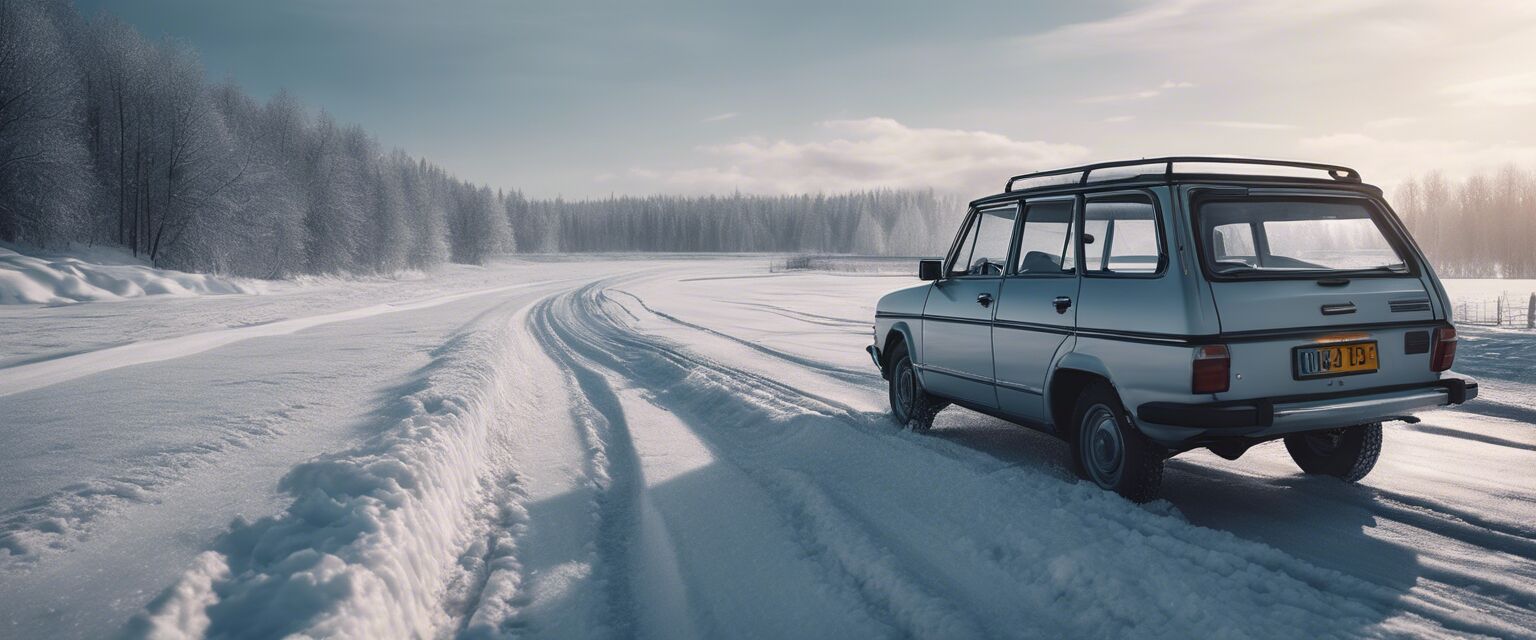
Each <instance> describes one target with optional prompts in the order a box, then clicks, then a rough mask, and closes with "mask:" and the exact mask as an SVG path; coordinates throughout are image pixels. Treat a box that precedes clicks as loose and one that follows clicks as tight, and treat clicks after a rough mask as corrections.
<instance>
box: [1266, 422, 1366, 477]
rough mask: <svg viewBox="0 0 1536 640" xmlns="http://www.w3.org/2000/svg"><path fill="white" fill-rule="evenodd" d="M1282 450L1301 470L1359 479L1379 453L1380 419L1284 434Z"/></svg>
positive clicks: (1364, 474)
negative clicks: (1367, 422)
mask: <svg viewBox="0 0 1536 640" xmlns="http://www.w3.org/2000/svg"><path fill="white" fill-rule="evenodd" d="M1285 450H1286V451H1289V452H1290V454H1291V459H1292V460H1295V461H1296V466H1298V467H1301V470H1302V472H1304V473H1310V474H1316V475H1325V476H1333V477H1335V478H1338V479H1340V480H1343V481H1345V482H1359V481H1360V479H1361V478H1364V477H1365V476H1366V474H1368V473H1370V472H1371V469H1372V468H1373V467H1375V466H1376V458H1377V457H1378V456H1380V455H1381V423H1380V422H1373V423H1371V424H1364V425H1360V426H1358V427H1345V428H1342V429H1330V430H1328V431H1313V432H1310V433H1298V434H1296V435H1293V436H1286V438H1285Z"/></svg>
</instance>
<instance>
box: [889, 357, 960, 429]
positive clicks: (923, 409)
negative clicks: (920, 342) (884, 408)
mask: <svg viewBox="0 0 1536 640" xmlns="http://www.w3.org/2000/svg"><path fill="white" fill-rule="evenodd" d="M889 357H890V363H891V376H890V388H889V391H888V395H889V396H890V400H891V417H892V418H894V419H895V420H896V424H899V425H901V426H903V427H905V428H908V429H911V430H913V431H927V430H929V429H931V428H933V417H934V416H936V415H939V412H940V411H942V410H943V409H944V407H947V406H949V403H948V402H945V401H943V400H940V399H938V398H935V397H933V396H931V395H928V392H927V391H924V390H923V383H922V381H921V380H918V378H917V369H916V368H915V367H913V366H912V358H911V357H909V356H908V355H907V344H906V343H905V342H903V343H899V344H897V345H896V346H895V347H892V348H891V354H890V356H889Z"/></svg>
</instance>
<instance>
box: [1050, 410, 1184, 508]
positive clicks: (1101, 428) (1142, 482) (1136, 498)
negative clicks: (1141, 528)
mask: <svg viewBox="0 0 1536 640" xmlns="http://www.w3.org/2000/svg"><path fill="white" fill-rule="evenodd" d="M1072 415H1073V424H1074V425H1076V427H1077V432H1076V437H1074V438H1073V439H1072V454H1073V456H1074V457H1075V460H1074V462H1075V465H1074V466H1075V467H1076V468H1077V471H1078V474H1079V475H1081V476H1082V477H1084V478H1086V479H1088V480H1092V481H1093V483H1094V484H1097V485H1099V487H1101V488H1104V489H1108V490H1110V491H1113V492H1115V493H1118V494H1120V495H1121V496H1124V497H1125V498H1126V499H1127V500H1130V501H1132V502H1147V501H1149V500H1152V499H1153V498H1156V497H1157V491H1158V489H1159V487H1161V486H1162V483H1163V461H1164V460H1165V459H1166V458H1167V455H1166V452H1165V451H1164V450H1163V449H1162V448H1161V447H1159V446H1157V444H1155V443H1153V442H1152V441H1151V440H1148V439H1147V438H1146V436H1143V435H1141V432H1140V431H1137V430H1136V428H1135V427H1134V426H1133V425H1132V424H1131V418H1130V416H1129V415H1128V414H1126V412H1125V407H1123V406H1121V404H1120V396H1119V395H1118V394H1116V393H1115V390H1114V388H1113V387H1111V386H1109V385H1108V384H1106V383H1103V382H1096V383H1093V384H1090V385H1088V387H1087V388H1085V389H1084V390H1083V393H1082V395H1080V396H1078V398H1077V407H1076V409H1074V410H1073V412H1072Z"/></svg>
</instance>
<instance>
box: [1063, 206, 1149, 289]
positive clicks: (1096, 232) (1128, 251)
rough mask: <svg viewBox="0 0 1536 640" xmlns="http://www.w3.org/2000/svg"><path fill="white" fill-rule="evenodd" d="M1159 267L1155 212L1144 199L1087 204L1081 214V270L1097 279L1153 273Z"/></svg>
mask: <svg viewBox="0 0 1536 640" xmlns="http://www.w3.org/2000/svg"><path fill="white" fill-rule="evenodd" d="M1162 264H1163V247H1162V241H1161V240H1160V237H1159V235H1158V230H1157V209H1156V207H1154V206H1152V201H1151V200H1149V199H1147V198H1146V197H1145V196H1140V195H1129V196H1114V197H1110V198H1101V199H1094V200H1089V201H1088V204H1087V207H1086V208H1084V210H1083V268H1084V270H1085V271H1086V272H1088V273H1091V274H1097V275H1107V274H1130V275H1147V274H1153V273H1157V271H1158V270H1159V269H1160V268H1161V267H1162Z"/></svg>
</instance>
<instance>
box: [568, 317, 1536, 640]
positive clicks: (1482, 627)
mask: <svg viewBox="0 0 1536 640" xmlns="http://www.w3.org/2000/svg"><path fill="white" fill-rule="evenodd" d="M593 288H595V287H588V288H587V289H593ZM571 295H572V296H573V297H578V298H579V299H580V300H582V301H583V303H584V308H583V309H581V310H580V312H579V313H576V314H572V315H573V316H579V317H580V318H581V319H585V320H586V321H587V322H588V324H589V325H604V326H603V327H602V328H601V329H593V331H595V332H598V333H599V334H600V339H601V340H600V344H599V345H594V347H595V348H598V349H599V350H600V351H606V352H607V356H608V360H609V361H610V366H615V367H616V369H617V370H621V371H624V372H625V374H626V375H627V376H628V377H629V378H630V379H632V380H635V381H636V382H638V383H640V384H641V385H642V386H647V385H648V386H651V387H652V388H653V390H654V391H655V392H656V393H657V395H658V396H659V397H660V398H661V401H662V402H663V403H664V404H667V403H666V400H667V398H668V397H669V396H673V395H677V394H682V395H688V394H687V393H686V392H685V389H688V388H689V387H690V383H694V382H697V381H696V380H693V379H692V378H693V377H694V376H693V375H691V374H690V375H688V376H685V378H684V380H658V379H655V375H654V372H648V371H646V370H645V368H644V367H642V366H637V365H636V363H635V361H637V360H643V358H641V357H639V356H638V355H637V354H644V353H647V352H650V353H652V354H653V355H654V356H656V357H657V358H659V359H660V360H661V361H662V362H665V363H668V364H670V365H672V366H676V367H681V368H684V369H687V368H689V367H697V368H698V370H701V371H704V372H713V373H717V374H720V375H721V376H722V379H719V380H709V381H708V382H710V383H713V384H708V385H705V384H695V385H692V386H693V387H694V388H692V389H691V391H694V392H696V395H698V396H701V398H694V399H682V400H683V401H682V402H681V405H682V406H683V407H690V406H691V407H696V406H701V404H702V403H704V402H707V401H706V400H703V399H702V398H712V399H713V400H714V401H716V402H720V403H729V402H731V400H732V399H733V398H736V397H739V396H747V397H751V396H752V395H753V393H754V389H755V387H756V386H757V379H758V378H759V377H758V376H755V375H753V374H751V373H748V372H743V371H739V370H734V369H732V368H730V367H725V366H723V365H718V364H717V363H711V362H709V361H707V360H706V359H703V358H698V357H692V356H690V355H687V354H684V353H682V352H679V351H678V350H675V349H673V348H671V347H669V346H667V345H665V344H663V343H662V341H661V340H660V339H655V340H650V339H645V338H641V337H639V336H635V335H634V334H633V333H631V332H629V331H627V330H626V328H624V327H622V326H621V325H620V323H619V322H618V321H617V319H616V318H614V317H612V316H611V315H609V314H607V313H605V312H604V310H603V309H602V308H601V297H600V294H598V295H594V294H593V293H591V292H589V291H587V290H582V291H578V292H576V293H573V294H571ZM727 337H729V336H727ZM603 342H606V343H608V345H607V346H606V347H603V346H601V343H603ZM621 354H622V355H621ZM733 382H734V384H733ZM768 383H769V386H770V387H771V388H775V389H776V390H785V391H790V392H791V393H792V390H788V389H786V388H784V387H783V386H782V385H776V384H774V383H772V381H768ZM704 387H710V388H704ZM758 391H759V393H758V397H757V398H756V399H757V400H763V399H764V398H763V397H762V394H761V393H760V390H758ZM768 395H769V397H770V399H773V400H781V401H782V400H785V396H783V395H780V394H777V393H770V394H768ZM807 399H809V398H807ZM770 404H771V403H770ZM816 404H819V403H816ZM673 406H674V410H676V408H677V406H676V405H673ZM708 413H709V412H706V414H708ZM770 413H771V412H770ZM832 413H834V414H835V413H843V416H844V417H845V418H846V419H845V420H842V422H845V423H846V424H848V425H850V426H852V425H857V424H858V423H859V422H860V420H859V419H858V418H857V417H856V416H855V415H854V413H853V412H839V411H834V412H832ZM708 430H709V429H705V428H702V427H701V428H700V431H701V432H702V431H708ZM716 449H719V450H721V451H722V453H723V454H724V455H729V453H728V451H726V450H727V449H728V447H725V446H717V447H716ZM1008 480H1014V478H1009V479H1008ZM1057 482H1059V481H1057ZM1092 497H1093V498H1094V500H1095V501H1103V500H1109V499H1108V498H1106V497H1104V496H1101V495H1098V494H1095V495H1094V496H1092ZM1109 502H1112V503H1114V504H1117V505H1118V504H1119V503H1118V501H1114V500H1109ZM1127 506H1129V505H1127ZM1128 510H1129V511H1139V510H1138V509H1135V508H1134V507H1131V508H1129V509H1128ZM1058 513H1059V512H1058ZM1145 515H1151V514H1145ZM1074 516H1075V517H1076V518H1077V519H1081V520H1084V521H1088V522H1091V521H1094V520H1095V519H1096V518H1098V517H1099V516H1097V515H1095V514H1093V513H1087V514H1081V515H1079V514H1074ZM1139 517H1143V516H1138V518H1139ZM1154 517H1156V516H1154ZM1138 522H1139V521H1138V519H1137V518H1128V519H1126V520H1125V524H1126V525H1129V526H1132V527H1133V532H1134V533H1133V535H1143V532H1141V531H1136V530H1137V529H1141V528H1144V527H1142V526H1141V525H1140V524H1135V525H1133V524H1131V523H1138ZM1157 528H1158V529H1163V528H1166V529H1168V530H1169V531H1177V532H1179V533H1178V534H1176V537H1174V538H1169V539H1156V538H1154V539H1151V540H1148V541H1147V542H1154V543H1155V544H1154V545H1153V548H1154V549H1157V551H1149V553H1169V552H1176V553H1175V555H1174V558H1182V559H1181V560H1175V564H1180V563H1189V564H1190V565H1192V566H1195V567H1201V571H1212V570H1219V571H1220V576H1219V577H1225V578H1228V579H1235V580H1237V581H1238V582H1239V584H1243V583H1246V582H1248V581H1250V579H1249V578H1242V577H1239V576H1246V575H1253V574H1250V573H1248V572H1251V571H1254V570H1257V572H1258V573H1257V574H1256V575H1254V577H1255V578H1257V577H1258V576H1259V575H1263V574H1270V573H1271V572H1272V574H1273V577H1270V578H1266V579H1264V580H1262V581H1261V583H1254V584H1251V585H1247V586H1248V587H1250V588H1252V589H1254V592H1255V593H1256V594H1260V595H1258V596H1257V597H1258V598H1260V599H1261V600H1268V599H1272V598H1274V597H1275V596H1282V595H1283V596H1286V597H1285V598H1283V600H1285V601H1288V602H1289V603H1291V604H1286V605H1281V604H1280V602H1271V603H1267V604H1266V605H1264V606H1265V607H1266V610H1270V611H1273V612H1275V613H1270V614H1268V615H1271V616H1274V617H1275V618H1276V619H1280V618H1286V617H1290V618H1292V619H1293V621H1295V622H1300V621H1303V620H1304V621H1305V622H1306V623H1307V624H1305V625H1300V626H1298V627H1297V628H1296V629H1292V631H1298V630H1299V629H1300V628H1304V627H1310V628H1313V629H1314V630H1321V629H1328V628H1331V627H1333V625H1336V624H1341V623H1343V624H1346V625H1347V624H1349V623H1348V622H1347V621H1349V620H1352V619H1354V618H1355V617H1357V616H1361V615H1366V616H1370V615H1379V616H1383V618H1390V619H1391V624H1390V625H1389V626H1387V627H1380V626H1373V627H1362V628H1360V629H1359V630H1357V631H1356V633H1361V632H1364V633H1367V634H1371V635H1374V634H1380V633H1384V632H1385V633H1388V634H1392V633H1397V632H1391V631H1385V629H1388V628H1390V629H1399V630H1401V629H1402V628H1404V627H1402V625H1403V624H1404V623H1407V624H1409V626H1410V627H1417V628H1418V631H1416V632H1415V633H1425V632H1427V631H1428V630H1429V629H1432V628H1433V626H1432V627H1428V628H1426V627H1421V626H1418V625H1422V624H1423V623H1426V622H1428V623H1431V624H1432V625H1434V626H1439V627H1440V629H1439V631H1438V633H1445V632H1447V631H1453V632H1456V633H1472V634H1489V635H1508V636H1524V635H1529V633H1528V631H1529V630H1526V631H1525V632H1522V631H1520V630H1519V627H1518V626H1510V624H1508V623H1507V622H1506V621H1504V620H1486V619H1479V618H1475V617H1474V618H1469V617H1465V616H1461V615H1459V614H1457V613H1456V612H1455V605H1456V603H1455V602H1454V601H1450V600H1444V599H1441V598H1438V597H1436V595H1435V594H1431V593H1425V594H1422V596H1421V597H1419V598H1411V597H1410V598H1404V597H1402V596H1403V595H1404V594H1399V593H1397V592H1394V591H1393V590H1391V589H1388V588H1385V587H1381V586H1378V585H1374V584H1372V583H1366V582H1362V581H1360V580H1358V579H1355V578H1351V577H1348V576H1345V575H1344V574H1341V573H1339V572H1337V571H1333V570H1330V569H1320V568H1317V567H1313V566H1311V565H1308V564H1306V563H1304V562H1302V561H1299V560H1297V559H1295V558H1292V557H1290V556H1288V555H1286V554H1283V553H1280V552H1277V551H1275V550H1273V549H1270V548H1268V547H1266V546H1264V545H1260V544H1256V543H1252V542H1249V541H1246V540H1240V539H1238V538H1236V537H1235V536H1232V535H1231V534H1227V533H1225V532H1218V531H1211V530H1204V529H1196V528H1193V527H1191V526H1190V525H1187V524H1179V525H1173V524H1171V523H1169V522H1167V520H1166V519H1165V518H1159V519H1158V522H1157ZM1183 529H1190V531H1188V532H1184V531H1183ZM1185 533H1187V534H1195V535H1189V536H1185V535H1181V534H1185ZM1184 537H1188V538H1191V539H1192V540H1199V541H1202V543H1203V544H1211V543H1212V542H1218V541H1219V544H1216V545H1214V546H1213V550H1214V549H1218V548H1219V549H1221V550H1222V551H1220V552H1218V553H1217V558H1221V557H1222V556H1223V555H1227V554H1235V555H1236V556H1237V558H1243V557H1247V561H1248V562H1250V563H1253V564H1252V567H1251V568H1249V569H1248V570H1247V571H1246V572H1238V573H1230V572H1231V568H1230V566H1226V563H1228V562H1231V560H1227V559H1220V560H1217V559H1216V558H1204V557H1202V556H1200V555H1199V552H1198V551H1197V549H1196V548H1189V547H1187V546H1186V545H1188V544H1189V543H1188V542H1185V541H1183V540H1182V539H1181V538H1184ZM877 539H878V538H877ZM1141 544H1145V543H1141ZM1197 544H1198V543H1197ZM981 550H982V549H979V548H978V549H977V551H981ZM1256 552H1257V553H1256ZM987 553H988V554H990V559H991V560H992V561H993V562H997V563H1002V564H1004V565H1009V564H1014V563H1015V561H1016V560H1021V559H1023V558H1027V557H1030V556H1031V555H1034V554H1038V551H1037V550H1031V553H1026V554H1023V556H1021V557H1020V558H1017V559H1012V560H1010V559H1008V556H1007V555H1002V556H999V555H996V554H997V552H996V551H993V552H987ZM1237 558H1233V560H1236V559H1237ZM1085 561H1087V562H1088V564H1090V565H1091V564H1092V562H1093V561H1089V560H1088V559H1086V558H1077V559H1075V560H1074V562H1075V563H1083V562H1085ZM1060 563H1061V559H1057V560H1053V561H1052V563H1051V567H1052V569H1051V570H1052V572H1055V571H1056V569H1055V567H1056V566H1057V565H1058V564H1060ZM1066 566H1072V565H1071V564H1068V565H1066ZM1010 568H1017V569H1023V570H1024V571H1026V572H1028V571H1031V570H1037V569H1034V568H1032V567H1029V566H1017V565H1015V566H1014V567H1010ZM1057 575H1058V576H1059V574H1057ZM1207 577H1208V578H1209V577H1218V576H1216V575H1209V576H1207ZM1058 579H1059V578H1058ZM1193 579H1195V580H1200V579H1201V578H1200V577H1199V576H1195V577H1193ZM1086 584H1089V585H1091V584H1093V582H1092V581H1090V582H1088V583H1086ZM1108 584H1109V583H1104V585H1103V586H1108ZM1287 589H1295V590H1296V592H1295V593H1294V595H1292V594H1287V593H1286V590H1287ZM1309 591H1310V592H1313V593H1315V594H1316V597H1317V598H1320V600H1313V601H1312V602H1310V603H1308V605H1307V606H1308V607H1312V608H1315V610H1316V611H1317V612H1318V614H1319V617H1316V618H1306V617H1302V618H1296V617H1295V616H1296V614H1297V613H1299V612H1300V611H1306V610H1309V609H1304V608H1292V609H1289V610H1287V609H1286V608H1284V607H1296V605H1297V604H1299V603H1300V602H1302V600H1301V599H1298V598H1302V599H1304V598H1305V597H1311V596H1305V597H1303V596H1302V594H1303V593H1305V592H1309ZM1263 594H1268V595H1263ZM1167 595H1171V594H1167ZM1057 597H1060V596H1057ZM1159 599H1166V596H1165V597H1164V598H1159ZM1327 601H1332V602H1334V604H1323V603H1324V602H1327ZM1271 606H1280V607H1282V608H1281V609H1268V607H1271ZM1361 607H1369V608H1370V609H1374V610H1375V611H1377V612H1379V613H1376V614H1365V613H1364V610H1362V609H1361ZM1330 608H1331V609H1334V611H1333V613H1331V614H1328V613H1322V612H1323V611H1325V610H1328V609H1330ZM1130 610H1134V608H1133V607H1132V608H1130ZM1279 611H1286V613H1284V614H1279V615H1277V613H1278V612H1279ZM1168 613H1174V612H1168ZM1229 615H1230V614H1229ZM1405 615H1406V617H1403V616H1405ZM1045 617H1046V618H1047V619H1049V618H1051V616H1045ZM1239 617H1240V618H1241V617H1242V616H1239ZM1197 620H1198V618H1197ZM1415 620H1416V621H1417V622H1414V621H1415ZM1042 622H1044V621H1042ZM1052 622H1056V623H1060V624H1065V625H1066V627H1065V628H1068V629H1070V628H1074V624H1080V623H1081V622H1082V621H1081V620H1078V621H1075V622H1074V621H1072V620H1071V619H1070V617H1069V618H1068V619H1066V620H1062V619H1060V618H1057V619H1055V620H1052ZM1123 622H1124V623H1125V624H1126V625H1128V628H1138V627H1136V624H1137V619H1136V618H1135V617H1134V616H1133V617H1130V618H1126V619H1124V620H1123ZM1170 622H1171V621H1170ZM1189 622H1191V621H1190V620H1185V623H1189ZM1201 623H1202V624H1219V623H1217V622H1216V621H1214V620H1209V619H1207V620H1202V621H1201ZM1087 628H1092V627H1091V626H1090V627H1079V628H1078V629H1079V632H1082V630H1083V629H1087ZM1139 628H1142V629H1143V630H1146V629H1147V628H1146V627H1139ZM1161 628H1163V629H1165V630H1166V629H1167V628H1168V627H1161ZM1212 628H1222V627H1219V626H1218V627H1212ZM1368 628H1371V629H1375V630H1374V632H1373V631H1367V630H1366V629H1368ZM1234 630H1235V629H1234V628H1231V627H1227V628H1226V631H1227V632H1231V631H1234ZM1101 631H1102V629H1101ZM992 632H993V633H999V634H1007V633H1017V632H1018V629H1017V628H1012V629H1009V628H996V627H994V628H993V629H992ZM1398 632H1401V631H1398ZM1331 633H1335V632H1328V633H1327V634H1331ZM1154 635H1156V634H1154ZM1260 635H1262V634H1260Z"/></svg>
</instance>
